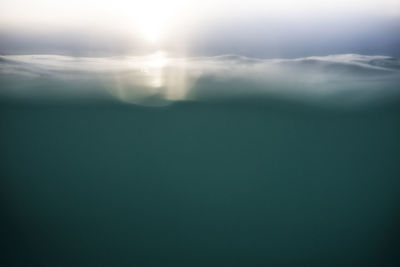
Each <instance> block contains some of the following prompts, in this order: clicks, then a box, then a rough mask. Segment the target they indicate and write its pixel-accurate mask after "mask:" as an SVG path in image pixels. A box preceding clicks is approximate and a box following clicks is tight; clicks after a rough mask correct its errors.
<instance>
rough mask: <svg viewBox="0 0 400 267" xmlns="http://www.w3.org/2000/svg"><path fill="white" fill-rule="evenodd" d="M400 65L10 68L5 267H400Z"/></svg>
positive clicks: (103, 61)
mask: <svg viewBox="0 0 400 267" xmlns="http://www.w3.org/2000/svg"><path fill="white" fill-rule="evenodd" d="M399 70H400V61H399V60H398V59H394V58H390V57H383V56H361V55H336V56H328V57H312V58H303V59H293V60H282V59H280V60H259V59H248V58H243V57H237V56H222V57H213V58H197V59H168V58H164V57H163V56H162V54H156V55H155V56H150V57H141V58H122V59H121V58H71V57H61V56H46V55H44V56H43V55H40V56H5V57H0V177H1V179H0V266H40V267H42V266H50V267H53V266H61V267H64V266H65V267H67V266H68V267H69V266H85V267H86V266H218V267H220V266H240V267H242V266H399V265H400V257H399V255H400V251H399V249H400V246H399V242H398V241H399V240H400V231H399V229H400V228H399V225H400V216H399V215H400V209H399V203H400V197H399V196H400V194H399V193H400V179H399V178H400V164H399V159H400V138H399V137H400V98H399V89H400V87H399V84H400V83H399V82H400V72H399Z"/></svg>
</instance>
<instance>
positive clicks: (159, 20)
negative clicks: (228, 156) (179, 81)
mask: <svg viewBox="0 0 400 267" xmlns="http://www.w3.org/2000/svg"><path fill="white" fill-rule="evenodd" d="M398 47H400V0H347V1H345V0H336V1H333V0H326V1H321V0H320V1H317V0H297V1H295V0H280V1H261V0H246V1H244V0H239V1H226V0H222V1H211V0H203V1H196V0H186V1H181V0H170V1H168V0H167V1H165V0H164V1H163V0H147V1H127V0H113V1H106V0H97V1H95V0H68V1H67V0H0V53H1V54H62V55H84V56H104V55H121V54H122V55H143V54H151V53H154V52H155V51H160V50H162V51H166V52H167V53H169V54H171V55H176V56H213V55H221V54H239V55H244V56H250V57H259V58H275V57H288V58H292V57H304V56H324V55H329V54H343V53H358V54H370V55H372V54H374V55H375V54H379V55H388V56H394V57H400V51H399V50H400V49H399V48H398Z"/></svg>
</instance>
